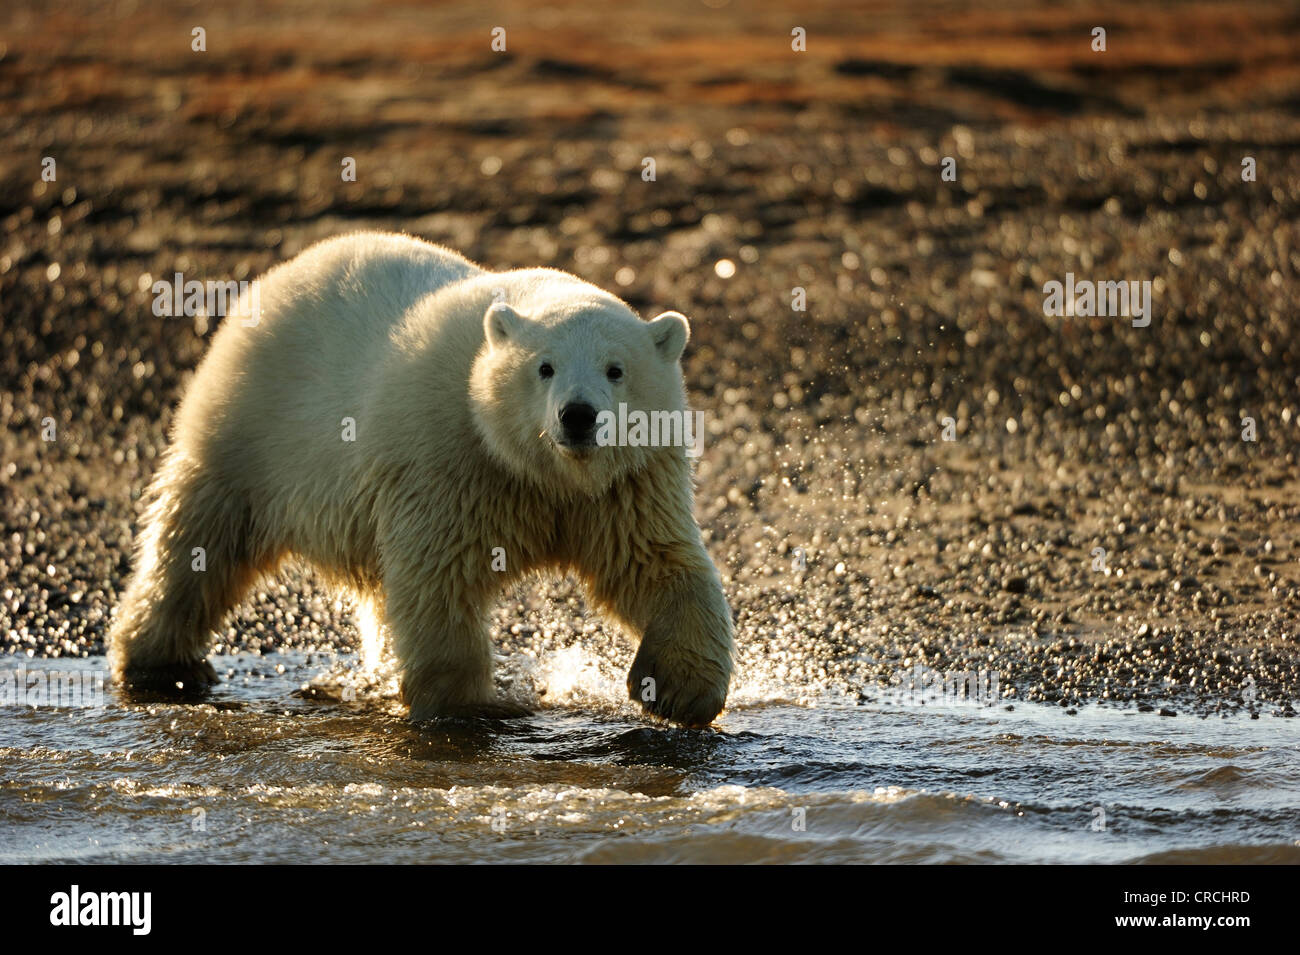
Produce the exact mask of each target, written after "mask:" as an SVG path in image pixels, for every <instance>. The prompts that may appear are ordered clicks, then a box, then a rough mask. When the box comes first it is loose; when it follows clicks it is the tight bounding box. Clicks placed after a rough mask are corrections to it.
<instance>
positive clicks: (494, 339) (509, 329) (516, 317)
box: [483, 302, 524, 348]
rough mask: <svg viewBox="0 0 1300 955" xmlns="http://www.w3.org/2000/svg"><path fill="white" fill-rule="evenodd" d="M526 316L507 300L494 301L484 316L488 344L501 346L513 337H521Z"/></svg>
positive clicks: (484, 330) (495, 346)
mask: <svg viewBox="0 0 1300 955" xmlns="http://www.w3.org/2000/svg"><path fill="white" fill-rule="evenodd" d="M523 323H524V317H523V316H522V315H520V314H519V313H518V312H516V311H515V310H514V309H513V308H512V307H510V306H509V305H507V304H506V303H505V302H493V303H492V306H491V307H490V308H489V309H488V310H487V314H486V315H484V316H483V334H484V335H486V336H487V340H488V344H489V345H491V346H492V347H493V348H500V347H501V346H502V345H504V344H505V343H506V342H508V341H510V340H511V339H514V338H518V337H519V330H520V328H521V327H522V326H523Z"/></svg>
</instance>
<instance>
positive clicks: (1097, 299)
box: [1043, 272, 1151, 328]
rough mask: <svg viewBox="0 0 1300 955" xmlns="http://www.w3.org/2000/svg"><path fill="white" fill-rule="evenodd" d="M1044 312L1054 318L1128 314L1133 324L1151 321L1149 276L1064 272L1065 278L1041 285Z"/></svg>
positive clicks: (1112, 316)
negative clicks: (1112, 278) (1105, 277)
mask: <svg viewBox="0 0 1300 955" xmlns="http://www.w3.org/2000/svg"><path fill="white" fill-rule="evenodd" d="M1043 295H1044V296H1046V297H1045V298H1044V299H1043V314H1044V315H1050V316H1052V317H1054V318H1062V317H1064V316H1067V315H1068V316H1072V317H1073V316H1079V317H1082V318H1092V317H1094V316H1095V317H1099V318H1117V317H1118V318H1131V319H1133V327H1134V328H1146V327H1147V326H1148V325H1150V324H1151V280H1150V279H1147V280H1145V281H1143V282H1093V281H1091V280H1090V279H1079V280H1078V281H1076V280H1075V278H1074V273H1073V272H1066V273H1065V282H1064V283H1061V282H1057V281H1055V280H1053V281H1051V282H1047V283H1046V284H1045V285H1043Z"/></svg>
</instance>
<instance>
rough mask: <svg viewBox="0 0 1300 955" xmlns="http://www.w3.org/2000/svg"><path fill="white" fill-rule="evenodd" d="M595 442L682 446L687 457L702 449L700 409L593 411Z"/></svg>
mask: <svg viewBox="0 0 1300 955" xmlns="http://www.w3.org/2000/svg"><path fill="white" fill-rule="evenodd" d="M596 444H598V445H600V446H601V447H603V448H606V447H611V446H615V447H620V448H685V449H686V456H687V457H688V458H698V457H699V456H700V455H701V454H703V453H704V412H703V411H640V410H635V411H628V410H627V405H626V404H624V403H623V402H619V405H618V413H617V414H615V413H614V412H613V411H602V412H600V413H599V414H598V415H596Z"/></svg>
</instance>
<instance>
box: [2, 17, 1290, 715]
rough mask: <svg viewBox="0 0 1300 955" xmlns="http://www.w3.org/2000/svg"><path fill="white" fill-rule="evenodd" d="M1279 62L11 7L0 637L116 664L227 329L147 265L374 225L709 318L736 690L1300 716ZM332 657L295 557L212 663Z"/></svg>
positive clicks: (696, 365) (1087, 35) (1285, 69)
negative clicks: (1049, 297)
mask: <svg viewBox="0 0 1300 955" xmlns="http://www.w3.org/2000/svg"><path fill="white" fill-rule="evenodd" d="M715 6H716V7H719V8H714V7H715ZM754 6H757V9H751V8H752V7H754ZM498 25H500V26H503V27H504V28H505V30H506V36H507V46H506V50H505V51H504V52H495V51H493V50H492V49H491V41H492V37H491V32H490V31H491V30H492V28H493V27H494V26H498ZM1098 25H1100V26H1104V27H1105V28H1106V30H1107V49H1106V50H1105V51H1104V52H1097V51H1094V50H1093V49H1092V48H1091V46H1092V39H1091V31H1092V29H1093V27H1095V26H1098ZM196 27H201V28H203V30H205V31H206V32H205V38H206V51H204V52H195V51H194V50H192V49H191V44H192V31H193V29H194V28H196ZM795 27H803V28H805V29H806V31H807V50H806V52H795V51H793V50H792V49H791V30H792V29H793V28H795ZM1297 49H1300V16H1298V15H1297V14H1296V12H1295V9H1294V8H1293V7H1287V6H1284V5H1271V4H1255V3H1227V2H1222V3H1199V4H1191V5H1183V4H1160V3H1157V4H1152V5H1141V6H1139V5H1134V4H1118V3H1101V4H1089V5H1088V6H1087V7H1079V6H1073V5H1066V6H1064V7H1061V6H1058V5H1056V4H1049V3H1046V2H1042V3H1028V4H1025V5H1023V6H1019V7H1018V8H1017V9H1016V10H1015V12H1002V13H995V12H982V13H980V12H963V11H962V10H961V9H960V8H957V7H953V6H950V5H948V4H943V3H907V4H901V3H880V4H876V3H872V4H867V5H864V6H863V7H862V8H861V10H860V12H853V13H847V12H845V11H844V10H842V9H837V8H836V6H835V5H832V4H829V3H821V2H812V3H804V4H800V5H798V9H797V11H796V12H791V11H790V10H788V9H786V10H783V9H782V8H781V7H780V6H778V5H776V4H770V3H762V4H757V5H752V4H746V5H744V9H743V10H742V9H739V5H733V6H727V5H726V4H725V3H720V4H717V5H702V4H700V3H685V2H664V0H658V2H655V3H648V2H643V0H630V2H624V3H620V4H619V5H618V7H617V12H616V13H610V12H608V11H604V10H602V9H601V8H599V7H598V6H592V5H587V4H577V3H573V2H570V0H562V2H558V3H551V4H548V5H546V6H539V5H537V4H532V3H522V2H506V3H499V4H492V5H489V6H486V7H484V6H478V5H476V6H473V7H470V6H466V7H464V8H457V7H454V6H438V7H435V8H433V9H425V8H423V7H420V6H418V5H404V4H399V3H391V4H390V3H377V4H351V3H343V2H334V0H329V2H325V3H314V4H307V3H301V2H295V0H268V2H264V3H259V4H257V5H255V6H247V7H240V8H238V10H237V11H232V12H228V13H218V12H211V13H209V12H202V13H200V12H194V11H189V10H187V9H184V8H181V9H178V8H177V7H176V6H174V5H168V4H162V3H150V2H140V3H135V2H124V3H117V4H103V3H90V2H67V3H57V4H46V3H40V4H34V3H28V2H25V0H19V2H17V3H13V4H9V5H7V6H6V8H5V10H4V12H3V13H0V100H2V101H3V106H4V108H3V109H2V110H0V140H2V141H3V143H4V146H5V148H4V149H2V150H0V220H2V221H3V239H2V242H0V382H2V383H3V395H2V396H0V413H2V415H3V419H4V422H5V428H4V430H3V436H2V439H0V440H2V441H3V445H2V449H3V450H2V458H0V461H2V463H0V482H2V486H3V504H2V507H0V520H3V523H4V535H3V543H2V546H0V566H2V567H3V573H4V584H3V590H2V591H0V597H2V598H3V599H2V600H0V655H3V654H8V655H15V656H19V657H24V656H36V657H68V656H75V657H82V656H93V655H97V654H102V653H103V649H104V645H103V639H104V634H105V632H106V629H107V623H108V621H109V620H110V619H111V615H112V612H113V608H114V606H115V603H116V601H117V598H118V595H119V594H120V593H121V592H122V590H123V588H124V585H125V581H126V579H127V577H128V575H129V571H130V565H131V551H130V546H131V541H132V535H133V532H134V530H135V529H136V527H137V526H138V517H139V512H138V502H139V498H140V495H141V492H142V491H143V490H144V488H145V487H146V485H147V483H148V480H149V478H150V476H151V475H152V473H153V471H154V469H155V467H156V464H157V461H158V456H159V454H160V453H161V451H162V450H163V448H164V447H165V446H166V435H167V430H168V427H169V422H170V420H171V415H172V414H173V412H174V410H175V408H176V405H177V402H178V400H179V398H180V396H181V395H182V394H183V393H184V389H185V386H186V383H187V381H188V379H189V378H190V376H191V374H192V372H193V370H194V368H195V366H196V365H197V363H198V362H199V361H200V359H201V358H202V356H203V353H204V349H205V347H206V343H207V341H208V340H209V339H210V338H211V336H212V333H213V331H214V328H215V327H216V321H215V320H212V321H209V320H207V319H204V318H198V319H195V318H166V317H157V316H155V314H154V312H153V307H152V306H153V292H152V291H151V288H152V286H153V284H154V282H156V281H158V280H159V279H162V280H166V281H170V279H171V277H172V276H173V275H174V274H175V273H177V272H180V273H183V274H184V275H185V276H186V277H187V278H191V277H193V278H197V279H199V280H221V281H225V280H236V281H239V280H245V279H251V278H253V277H255V276H256V275H257V274H259V273H260V272H262V271H264V270H265V269H267V268H268V267H270V266H271V265H273V264H275V263H278V262H281V261H284V260H285V259H288V258H290V257H291V256H293V255H294V254H296V253H297V252H299V251H300V250H302V249H303V248H305V247H306V246H308V245H310V244H311V243H313V242H315V241H317V240H319V239H322V238H325V237H328V236H331V235H335V234H338V233H341V232H346V231H352V230H357V229H371V228H379V229H388V230H395V231H404V232H409V233H412V234H415V235H418V236H421V237H423V238H427V239H430V240H432V241H436V242H440V243H443V244H446V245H448V246H451V247H453V248H455V249H457V250H459V251H461V252H463V253H464V254H465V255H467V256H469V257H470V258H472V259H474V260H476V261H478V262H480V263H482V264H484V265H485V266H487V267H489V268H497V269H504V268H514V267H522V266H530V265H548V266H554V267H558V268H563V269H566V270H569V271H572V272H574V273H576V274H578V275H580V276H581V277H583V278H585V279H587V280H590V281H592V282H595V283H598V284H600V285H602V286H604V287H607V288H609V289H611V290H613V291H615V292H617V293H618V294H619V295H621V296H622V297H624V298H625V299H626V300H627V301H628V302H629V304H631V305H632V306H633V307H634V308H636V309H638V310H639V311H641V312H642V313H643V314H654V313H655V311H659V310H663V309H668V308H673V309H679V310H680V311H682V312H684V313H685V314H686V315H688V316H689V317H690V319H691V321H692V328H693V333H692V340H691V344H690V346H689V348H688V351H687V355H686V359H685V361H686V366H685V367H686V379H687V382H688V386H689V388H690V391H691V398H692V402H693V404H694V406H695V407H697V408H699V409H702V410H704V411H705V412H706V413H707V416H708V422H709V437H708V441H707V444H706V448H705V451H704V455H703V457H702V459H701V461H700V463H699V467H698V475H697V476H698V485H699V492H698V500H697V510H698V513H699V517H700V521H701V524H702V526H703V528H704V530H705V534H706V538H707V541H708V544H709V547H710V549H711V552H712V554H713V556H714V559H715V560H716V561H717V562H718V564H719V567H720V569H721V570H722V571H723V574H724V578H725V583H726V587H727V591H728V596H729V598H730V600H731V602H732V608H733V612H734V614H735V616H736V620H737V625H738V626H737V637H738V643H739V652H740V662H739V675H740V678H742V679H744V678H745V676H746V673H747V672H748V673H750V674H753V673H762V674H766V675H767V682H768V684H769V685H778V686H781V687H784V688H786V690H787V695H788V697H789V698H790V699H794V700H797V699H799V698H800V697H801V696H802V695H803V694H805V693H808V692H811V690H812V689H813V688H818V687H821V688H825V687H835V688H838V689H840V690H842V691H844V692H846V693H848V694H851V695H852V694H857V695H858V696H859V697H860V698H861V699H862V700H863V701H864V702H866V701H871V700H873V699H875V698H876V697H878V696H879V694H880V692H881V688H882V686H883V685H884V684H886V683H888V682H889V681H890V679H891V677H893V675H894V674H895V673H897V672H898V671H900V670H903V669H907V668H911V667H915V666H917V665H922V666H926V667H930V668H934V669H937V670H973V669H984V670H991V671H995V672H996V673H998V674H999V686H1000V692H1001V694H1002V696H1003V697H1004V702H1005V705H1008V706H1011V705H1014V704H1015V703H1016V702H1018V701H1022V700H1028V701H1044V702H1051V703H1059V704H1060V705H1061V706H1062V707H1063V708H1066V709H1069V708H1071V707H1074V706H1077V705H1080V704H1083V703H1087V702H1092V701H1104V700H1108V701H1114V702H1115V703H1116V704H1117V705H1120V706H1124V707H1142V708H1146V707H1151V708H1154V710H1155V711H1157V712H1165V713H1168V714H1171V715H1175V714H1176V715H1181V716H1184V717H1185V716H1187V715H1189V714H1196V715H1202V716H1204V715H1208V714H1211V713H1215V712H1219V711H1222V712H1225V713H1226V712H1235V711H1239V710H1241V709H1242V708H1247V709H1252V710H1258V711H1260V712H1263V713H1268V714H1277V715H1282V716H1293V715H1294V709H1293V705H1294V701H1295V700H1296V699H1297V697H1298V696H1300V338H1297V336H1296V332H1295V324H1296V301H1297V297H1298V293H1300V226H1298V223H1300V151H1298V150H1297V146H1300V59H1297V57H1296V55H1295V52H1296V50H1297ZM45 157H51V158H53V159H54V160H55V163H56V168H57V174H56V179H55V181H52V182H47V181H43V180H42V168H43V165H42V163H43V159H44V158H45ZM349 157H350V158H351V159H353V160H355V166H356V172H357V175H356V181H355V182H349V181H343V178H342V176H341V169H342V168H344V165H345V159H347V158H349ZM1247 157H1249V158H1250V159H1253V160H1254V164H1253V166H1254V178H1253V181H1243V168H1244V167H1243V159H1245V158H1247ZM646 158H651V159H653V160H654V167H655V176H654V179H653V181H647V180H646V179H645V178H643V170H644V169H645V168H646V166H645V163H644V160H645V159H646ZM946 159H951V160H953V161H954V162H952V163H946V162H945V160H946ZM945 167H947V168H950V169H952V170H954V171H955V175H954V176H951V177H947V178H946V177H945V176H944V169H945ZM1067 273H1069V274H1071V275H1073V276H1075V277H1077V278H1079V279H1087V280H1093V281H1098V282H1100V281H1127V282H1150V283H1151V285H1150V288H1151V314H1150V324H1149V325H1147V326H1145V327H1134V325H1133V323H1132V322H1131V321H1130V320H1129V319H1128V318H1127V317H1121V316H1105V317H1084V316H1077V315H1061V316H1056V315H1050V314H1045V309H1044V298H1045V296H1044V291H1043V289H1044V285H1045V284H1046V283H1048V282H1051V281H1059V282H1065V281H1066V276H1067ZM796 290H802V291H803V294H804V296H806V309H804V310H799V309H797V308H795V307H792V305H793V303H795V301H796V299H797V298H798V297H799V296H798V293H797V291H796ZM47 419H53V425H54V439H53V440H46V437H47V436H48V433H49V429H48V422H47ZM1250 438H1254V440H1250ZM1099 549H1100V551H1099ZM584 619H585V618H584V614H583V611H582V606H581V601H580V598H579V597H578V595H577V592H576V589H575V588H573V587H571V586H570V584H568V583H566V582H552V583H548V584H545V585H543V586H541V587H533V588H523V589H521V590H520V591H519V592H518V593H517V594H516V595H514V597H513V598H512V599H511V600H509V601H507V602H505V603H504V604H503V605H502V607H501V608H500V610H499V611H498V614H497V632H498V633H499V634H500V635H501V636H500V642H501V646H502V648H503V651H504V652H510V651H511V650H512V649H518V648H521V647H524V648H528V647H531V648H536V647H537V646H538V645H540V644H547V645H558V646H565V645H568V644H573V643H581V644H582V645H583V646H584V647H589V648H593V649H592V651H591V652H607V653H608V654H609V656H610V658H611V659H612V660H614V661H615V662H617V661H620V660H621V661H623V662H624V663H625V662H626V661H627V660H629V659H630V657H631V650H630V648H628V647H626V646H624V645H623V644H621V643H620V642H619V641H618V639H617V638H615V637H613V635H611V637H610V639H609V640H602V639H598V638H599V636H600V634H599V631H600V629H601V628H600V625H598V624H596V623H594V622H584ZM355 643H356V630H355V627H354V623H353V620H352V618H351V616H350V611H349V609H348V608H346V607H344V606H341V605H339V604H336V603H335V601H334V598H333V596H332V595H331V594H328V593H326V592H324V591H323V590H322V589H321V587H320V586H319V585H318V584H316V583H315V582H314V581H313V580H312V578H311V576H310V574H292V575H286V576H285V577H283V578H281V579H278V580H276V581H270V582H267V583H266V584H264V585H263V586H262V587H261V589H260V590H259V592H257V593H256V594H254V595H251V596H250V598H249V599H248V600H247V601H246V602H245V604H244V605H243V606H242V607H241V608H240V610H239V612H238V613H237V614H235V615H233V616H232V617H231V618H230V619H229V620H228V621H227V626H226V628H225V631H224V633H222V634H220V642H219V650H220V652H230V651H232V650H234V649H236V648H238V649H240V650H241V651H247V652H252V653H262V654H268V653H274V652H277V651H280V650H284V649H290V648H293V649H306V648H313V647H335V648H341V649H349V648H353V647H354V646H355ZM606 645H608V649H607V650H605V651H601V650H598V649H594V648H598V647H604V646H606ZM218 669H221V667H220V666H218Z"/></svg>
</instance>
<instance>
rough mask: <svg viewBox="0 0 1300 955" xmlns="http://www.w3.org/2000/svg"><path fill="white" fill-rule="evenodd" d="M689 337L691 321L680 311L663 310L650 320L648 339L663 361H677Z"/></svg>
mask: <svg viewBox="0 0 1300 955" xmlns="http://www.w3.org/2000/svg"><path fill="white" fill-rule="evenodd" d="M690 337H691V323H690V322H688V321H687V320H686V316H685V315H683V314H682V313H681V312H664V313H663V314H662V315H660V316H659V317H658V318H655V319H654V320H652V321H651V322H650V340H651V341H652V342H654V343H655V351H657V352H658V353H659V357H660V358H662V359H663V360H664V361H677V360H678V359H679V358H681V357H682V352H683V351H685V350H686V342H687V340H688V339H690Z"/></svg>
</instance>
